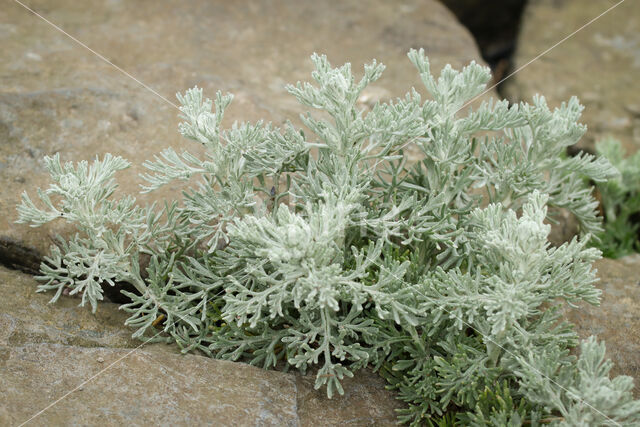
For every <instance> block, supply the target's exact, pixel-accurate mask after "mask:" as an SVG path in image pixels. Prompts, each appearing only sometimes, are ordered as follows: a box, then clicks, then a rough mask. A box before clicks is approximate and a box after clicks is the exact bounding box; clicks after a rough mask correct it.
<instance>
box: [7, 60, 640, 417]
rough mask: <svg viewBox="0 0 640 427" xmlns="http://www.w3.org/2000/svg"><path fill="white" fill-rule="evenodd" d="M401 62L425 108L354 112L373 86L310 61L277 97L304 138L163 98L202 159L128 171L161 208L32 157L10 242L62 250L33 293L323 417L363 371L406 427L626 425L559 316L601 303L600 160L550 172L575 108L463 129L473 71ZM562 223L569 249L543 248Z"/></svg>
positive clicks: (625, 393) (489, 117) (470, 114)
mask: <svg viewBox="0 0 640 427" xmlns="http://www.w3.org/2000/svg"><path fill="white" fill-rule="evenodd" d="M408 56H409V59H410V60H411V62H412V63H413V65H414V66H415V67H416V68H417V70H418V72H419V74H420V77H421V79H422V82H423V83H424V86H425V88H426V91H427V92H428V93H429V94H430V97H429V99H427V100H424V101H423V100H422V97H421V95H420V94H419V93H418V91H416V90H415V89H413V88H412V89H411V91H410V92H409V93H407V94H406V95H405V96H404V97H403V98H398V99H397V100H395V101H392V102H378V103H377V104H376V105H375V106H373V107H372V108H371V109H369V110H366V109H365V108H362V107H361V104H359V103H358V99H359V97H360V96H361V95H362V91H363V90H364V89H365V88H366V87H367V85H369V84H370V83H372V82H374V81H376V80H377V79H378V78H379V77H380V76H381V74H382V72H383V70H384V66H383V65H382V64H378V63H376V62H375V61H374V62H373V63H371V64H369V65H365V67H364V73H363V76H362V78H361V79H359V80H358V79H356V78H355V77H354V76H353V74H352V71H351V66H350V65H349V64H345V65H343V66H342V67H339V68H332V66H331V65H330V63H329V62H328V61H327V58H326V57H325V56H320V55H315V54H314V55H313V56H312V58H311V59H312V61H313V64H314V66H315V71H313V73H312V77H313V83H300V82H299V83H297V84H296V85H290V86H288V87H287V90H288V92H289V93H290V94H291V95H293V96H294V97H296V98H297V99H298V101H300V103H302V104H303V105H304V106H305V107H308V108H309V109H311V110H313V111H314V112H317V111H318V110H319V114H315V113H310V112H309V113H306V114H303V115H302V116H301V117H300V120H301V121H302V123H303V124H304V126H305V129H304V130H300V129H298V128H296V127H294V125H293V124H292V123H289V122H288V123H286V124H285V125H284V126H283V127H282V128H278V127H275V126H273V125H272V124H270V123H269V124H265V123H263V122H258V123H237V122H236V123H234V124H233V125H232V126H231V127H230V128H223V127H222V122H223V116H224V113H225V109H226V108H227V107H228V106H229V104H230V102H231V101H232V96H231V95H224V94H222V93H220V92H219V93H217V95H216V97H215V100H213V101H212V100H210V99H206V98H203V94H202V90H201V89H198V88H194V89H191V90H188V91H186V93H184V94H178V99H179V100H180V102H181V104H182V107H181V111H182V115H181V117H182V118H183V120H184V121H183V122H182V123H181V124H180V126H179V131H180V133H181V134H182V135H183V136H185V137H186V138H188V139H191V140H194V141H196V142H197V143H199V144H202V145H203V146H204V148H205V149H206V154H204V155H203V156H202V157H197V156H195V155H193V154H190V153H189V152H187V151H184V152H182V153H178V152H176V151H175V150H174V149H171V148H168V149H166V150H164V151H162V152H161V153H159V154H158V155H157V156H156V157H155V158H154V159H153V160H148V161H146V162H145V163H144V166H145V167H146V169H147V170H148V172H147V173H146V174H144V175H142V178H143V179H144V180H145V182H146V184H145V185H144V186H143V189H142V191H143V192H150V191H154V190H156V189H158V188H160V187H162V186H164V185H167V184H170V183H173V182H175V181H186V180H190V181H191V182H195V185H193V186H192V187H189V189H188V190H186V191H184V192H183V197H182V199H181V200H178V201H174V202H172V203H165V204H164V206H156V205H155V204H154V205H151V206H147V207H140V206H137V205H136V203H135V199H134V198H133V197H132V196H126V197H123V198H120V199H117V200H115V199H114V197H113V193H114V190H115V189H116V187H117V185H116V183H115V181H114V178H113V177H114V174H115V173H116V172H117V171H119V170H121V169H124V168H127V167H128V166H129V165H130V164H129V162H127V161H126V160H124V159H122V158H120V157H114V156H112V155H109V154H107V155H105V156H104V157H103V158H102V160H100V159H98V158H96V160H95V161H94V162H93V163H92V164H91V165H89V164H88V163H87V162H86V161H82V162H80V163H79V164H77V166H74V165H73V164H71V163H65V164H64V165H63V164H61V162H60V158H59V156H58V155H57V154H56V155H55V156H53V157H45V159H44V163H45V166H46V168H47V170H48V171H49V172H50V174H51V178H52V181H53V183H52V184H51V186H50V187H49V188H48V189H46V190H44V191H41V190H38V196H39V199H40V200H41V202H39V203H38V204H39V205H40V206H41V207H38V206H37V205H36V204H35V203H34V202H33V201H32V199H31V198H30V197H29V196H28V195H27V194H26V193H24V194H23V198H22V203H21V204H20V205H19V206H18V212H19V220H18V222H20V223H27V224H31V226H33V227H37V226H40V225H42V224H45V223H48V222H50V221H54V220H63V221H68V222H71V223H73V224H75V225H76V227H77V234H75V236H73V237H72V238H71V239H70V240H69V241H65V240H63V239H60V241H59V243H58V244H57V245H54V246H53V247H52V248H51V253H50V255H49V256H48V257H46V258H45V260H44V261H43V262H42V266H41V275H40V276H38V279H39V280H41V281H42V284H41V285H40V286H39V290H40V291H52V292H54V293H55V294H54V296H53V298H52V301H55V300H57V299H58V298H59V297H60V296H61V295H62V294H63V293H64V294H72V295H77V296H78V297H81V304H82V305H84V304H85V303H87V302H88V303H89V304H90V306H91V307H92V309H93V310H94V311H95V309H96V305H97V302H98V301H99V300H101V299H102V298H103V289H105V287H109V286H113V285H115V284H118V283H127V284H129V285H131V288H132V289H135V291H131V292H129V291H122V292H123V293H124V294H125V295H126V296H127V297H128V302H127V303H125V304H123V305H122V306H121V309H123V310H126V311H127V312H128V313H130V315H131V316H130V317H129V318H128V320H127V322H126V323H127V325H130V326H131V327H132V328H134V329H135V332H133V336H134V337H138V338H140V339H142V340H145V341H146V340H150V339H151V340H154V341H166V342H175V343H177V345H178V346H180V348H181V349H182V350H183V352H188V351H199V352H203V353H205V354H207V355H209V356H211V357H216V358H221V359H227V360H234V361H243V362H246V363H250V364H252V365H257V366H260V367H263V368H274V367H277V368H279V369H291V368H296V369H297V370H300V371H302V372H306V371H311V372H312V374H314V375H315V378H316V383H315V385H316V388H321V387H323V388H325V389H326V393H327V394H328V396H329V397H331V396H332V395H334V394H335V392H338V393H340V394H342V393H343V387H342V385H341V382H342V380H343V379H344V378H345V377H352V376H353V375H354V374H356V371H358V370H360V369H362V368H365V367H370V368H372V369H374V370H376V371H378V372H379V373H380V374H381V375H382V376H383V377H384V378H386V380H387V381H388V383H389V386H388V387H389V388H390V389H392V390H395V391H396V395H397V398H398V399H400V400H401V401H403V402H404V403H405V405H404V409H401V410H400V411H399V421H400V422H404V423H409V424H412V425H454V424H462V425H510V426H519V425H525V424H526V425H539V424H553V425H640V402H639V401H634V400H633V397H632V390H633V380H632V379H631V378H630V377H626V376H620V377H616V378H614V379H610V378H609V371H610V369H611V362H610V361H608V360H606V359H605V347H604V344H602V343H598V342H597V341H596V340H595V339H594V338H589V339H587V340H585V341H582V342H580V340H579V339H578V337H577V335H576V333H575V332H574V331H573V330H572V326H571V325H570V324H568V323H567V322H565V321H563V319H562V318H561V316H560V314H559V308H560V307H561V305H562V304H569V305H573V304H574V303H576V302H579V301H586V302H588V303H590V304H598V302H599V296H600V291H599V290H598V289H597V288H595V287H594V283H595V282H596V280H597V279H596V276H595V271H594V270H593V269H592V263H593V261H595V260H597V259H598V258H600V256H601V254H600V252H599V251H598V250H597V249H594V248H592V247H590V246H589V241H590V240H592V239H593V238H592V237H591V236H593V235H594V234H596V233H598V232H600V231H601V221H600V218H599V217H598V216H597V210H596V209H597V202H596V200H595V199H594V198H593V197H592V189H591V188H590V187H589V182H596V183H602V182H605V181H606V180H607V179H609V178H612V177H615V176H616V174H617V171H616V170H615V168H613V167H612V166H611V164H610V163H609V162H608V161H607V160H606V159H605V158H595V157H593V156H591V155H589V154H580V155H578V156H576V157H570V158H567V157H566V156H565V155H564V153H565V151H566V148H567V147H568V146H571V145H573V144H575V143H576V142H577V141H578V140H579V138H580V137H581V136H582V135H583V133H584V132H585V129H586V128H585V126H584V125H581V124H579V123H578V122H577V120H578V119H579V117H580V114H581V111H582V109H583V107H582V106H581V105H580V104H579V103H578V100H577V99H575V98H572V99H570V100H569V101H568V102H567V103H564V104H562V105H561V106H560V107H559V108H556V109H554V110H551V109H550V108H549V107H548V106H547V104H546V102H545V99H544V98H543V97H541V96H540V97H536V98H534V99H533V103H532V104H526V103H521V104H519V105H511V106H510V105H509V104H508V103H507V102H506V101H497V102H496V101H488V102H483V103H482V104H481V105H480V106H479V107H478V108H476V109H472V108H467V106H466V104H467V103H469V101H471V100H473V99H474V98H475V97H477V96H478V95H480V94H482V93H483V91H484V90H485V87H486V84H487V82H489V80H490V72H489V70H488V69H487V68H485V67H482V66H480V65H478V64H476V63H473V62H472V63H471V64H469V65H468V66H466V67H465V68H463V69H462V71H456V70H454V69H453V68H451V67H450V66H446V67H445V68H444V69H443V70H442V71H441V73H440V76H439V77H438V78H437V79H436V78H434V77H433V76H432V74H431V72H430V67H429V61H428V58H427V57H426V56H425V54H424V52H423V51H422V50H420V51H416V50H411V51H410V52H409V55H408ZM463 110H465V111H463ZM409 151H412V152H414V153H415V152H419V153H420V156H419V158H418V159H417V160H415V157H416V156H413V157H412V159H414V160H415V161H412V160H411V159H410V158H409V156H408V154H407V153H408V152H409ZM560 210H565V211H569V212H570V213H571V214H573V216H574V217H575V218H576V219H577V222H578V223H579V227H580V235H579V236H577V237H575V238H574V239H573V240H571V241H570V242H567V243H565V244H563V245H561V246H559V247H552V246H551V245H550V243H549V240H548V237H549V233H550V225H549V223H551V222H553V221H554V218H557V215H556V214H557V213H558V212H559V211H560ZM143 259H145V260H147V262H142V261H143Z"/></svg>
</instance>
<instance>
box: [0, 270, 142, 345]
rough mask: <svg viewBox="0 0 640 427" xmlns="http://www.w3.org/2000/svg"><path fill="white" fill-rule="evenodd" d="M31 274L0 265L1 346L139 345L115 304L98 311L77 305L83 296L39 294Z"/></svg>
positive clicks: (124, 315) (125, 315)
mask: <svg viewBox="0 0 640 427" xmlns="http://www.w3.org/2000/svg"><path fill="white" fill-rule="evenodd" d="M37 284H38V282H37V281H36V280H35V279H33V277H31V276H30V275H27V274H24V273H19V272H17V271H12V270H8V269H6V268H4V267H0V293H2V297H1V298H0V346H22V345H26V344H34V343H53V344H65V345H75V346H81V347H136V346H138V345H140V343H141V342H140V341H138V340H134V339H132V338H131V334H132V333H133V330H132V329H130V328H127V327H126V326H124V321H125V320H126V319H127V317H128V316H127V314H126V313H125V312H123V311H119V310H118V306H117V305H116V304H110V303H102V304H99V305H98V309H97V310H96V313H95V314H93V313H91V310H90V309H89V308H87V307H78V304H79V303H80V301H81V299H80V298H74V297H61V298H60V299H59V300H58V302H57V303H56V304H49V301H50V300H51V297H52V296H53V293H51V292H49V293H36V287H37Z"/></svg>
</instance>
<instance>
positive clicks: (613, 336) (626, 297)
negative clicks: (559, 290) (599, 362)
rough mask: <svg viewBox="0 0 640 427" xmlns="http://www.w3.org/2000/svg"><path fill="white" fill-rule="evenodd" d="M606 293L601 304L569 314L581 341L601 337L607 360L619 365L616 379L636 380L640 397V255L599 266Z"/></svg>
mask: <svg viewBox="0 0 640 427" xmlns="http://www.w3.org/2000/svg"><path fill="white" fill-rule="evenodd" d="M595 268H596V269H597V270H598V277H599V278H600V282H599V283H598V284H597V287H598V288H599V289H602V292H603V295H602V300H601V304H600V306H598V307H594V306H592V305H590V304H586V303H580V304H578V307H577V308H573V309H567V310H565V316H566V318H567V320H569V321H571V322H572V323H574V324H575V325H576V331H577V332H578V334H579V335H580V337H581V338H587V337H589V336H591V335H597V337H598V339H599V340H604V341H605V342H606V345H607V357H609V358H611V360H612V361H613V362H614V363H615V366H614V368H613V369H612V373H611V375H612V376H615V375H621V374H624V375H629V376H631V377H633V378H635V389H634V392H635V395H636V397H640V255H638V254H636V255H631V256H628V257H625V258H621V259H619V260H613V259H602V260H599V261H597V262H596V263H595Z"/></svg>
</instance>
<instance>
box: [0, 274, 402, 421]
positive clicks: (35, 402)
mask: <svg viewBox="0 0 640 427" xmlns="http://www.w3.org/2000/svg"><path fill="white" fill-rule="evenodd" d="M36 284H37V283H36V281H35V280H34V279H33V278H32V277H30V276H29V275H27V274H24V273H20V272H17V271H12V270H7V269H5V268H3V267H0V290H1V291H2V295H3V297H2V298H0V402H2V404H0V425H17V424H20V423H22V422H24V421H26V420H28V419H29V418H31V417H32V416H33V415H35V414H37V413H38V412H39V411H41V410H43V409H44V408H46V407H47V406H48V405H50V404H51V403H53V402H55V401H56V400H57V399H60V398H61V397H63V396H65V395H66V394H67V393H68V392H72V391H73V392H72V393H71V394H69V395H68V396H66V397H64V399H62V400H61V401H60V403H58V404H56V405H54V406H52V407H51V408H50V409H48V410H46V411H45V412H43V413H42V414H41V415H39V416H38V417H37V418H35V419H34V420H33V422H34V423H35V425H71V424H73V425H105V426H111V425H113V426H120V425H123V424H126V425H132V424H133V425H187V424H188V425H247V426H254V425H265V426H267V425H274V426H275V425H277V426H281V425H287V426H289V425H290V426H310V425H354V426H361V425H393V424H394V423H395V419H396V415H395V409H397V408H399V407H400V406H401V404H400V402H398V401H397V400H395V399H394V397H393V394H392V393H391V392H389V391H386V390H385V389H384V386H385V381H384V380H383V379H382V378H380V377H379V376H378V375H377V374H374V373H372V372H370V371H367V370H364V371H360V372H358V375H356V376H355V377H354V378H350V379H346V380H345V381H344V382H343V387H344V389H345V394H344V396H341V397H340V396H336V397H335V398H333V399H332V400H329V399H327V397H326V394H325V392H324V390H314V388H313V384H314V380H315V377H314V376H313V375H308V376H302V375H299V374H294V373H283V372H278V371H265V370H262V369H258V368H255V367H252V366H249V365H246V364H243V363H233V362H226V361H220V360H215V359H211V358H208V357H203V356H199V355H193V354H189V355H181V354H179V350H178V348H177V346H175V345H164V344H145V343H143V342H141V341H138V340H132V339H131V338H130V337H131V333H132V330H131V329H128V328H127V327H125V326H124V320H125V319H126V317H127V316H126V314H125V313H123V312H120V311H118V309H117V305H115V304H110V303H101V304H99V306H98V310H97V312H96V314H95V315H94V314H92V313H91V311H90V310H89V309H87V308H86V307H84V308H83V307H78V303H79V299H78V298H72V297H64V296H63V297H61V298H60V300H59V301H58V302H57V303H56V304H54V305H50V304H48V301H49V299H50V298H51V296H52V294H51V293H47V294H37V293H35V290H36ZM114 362H117V363H115V364H114V365H113V366H110V365H111V364H112V363H114ZM105 368H108V369H106V370H105V371H104V372H103V373H100V372H101V371H102V370H103V369H105ZM96 374H98V375H97V376H96V377H95V380H91V381H89V382H87V384H84V385H82V386H81V388H80V389H78V390H75V389H76V387H78V386H80V385H81V384H82V383H83V382H84V381H86V380H88V379H90V378H91V377H93V376H94V375H96ZM318 423H319V424H318Z"/></svg>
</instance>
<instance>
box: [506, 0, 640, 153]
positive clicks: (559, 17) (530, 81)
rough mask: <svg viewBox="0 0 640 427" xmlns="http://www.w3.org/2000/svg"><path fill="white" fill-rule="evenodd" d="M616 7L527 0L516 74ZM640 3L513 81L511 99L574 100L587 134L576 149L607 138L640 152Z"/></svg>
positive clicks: (594, 0) (597, 1)
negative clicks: (580, 107)
mask: <svg viewBox="0 0 640 427" xmlns="http://www.w3.org/2000/svg"><path fill="white" fill-rule="evenodd" d="M614 4H615V2H611V1H607V0H591V1H566V0H530V1H529V3H528V5H527V7H526V8H525V12H524V15H523V17H522V28H521V31H520V36H519V42H518V48H517V52H516V56H515V61H514V68H515V69H517V68H519V67H521V66H523V65H525V64H526V63H527V62H529V61H530V60H531V59H533V58H535V57H536V56H537V55H539V54H540V53H542V52H544V51H545V50H546V49H548V48H550V47H551V46H553V45H554V44H555V43H557V42H559V41H560V40H562V39H563V38H564V37H566V36H568V35H569V34H571V33H572V32H573V31H575V30H577V29H578V28H580V27H581V26H583V25H584V24H586V23H587V22H589V21H590V20H592V19H593V18H595V17H597V16H598V15H600V14H601V13H602V12H604V11H605V10H607V9H608V8H609V7H611V6H613V5H614ZM639 72H640V2H637V1H626V2H624V3H622V4H620V5H619V6H618V7H616V8H615V9H613V10H611V11H610V12H609V13H607V14H606V15H604V16H602V17H601V18H599V19H598V20H596V21H595V22H593V23H592V24H591V25H589V26H588V27H586V28H584V29H582V30H581V31H579V32H578V33H577V34H575V35H574V36H572V37H571V38H569V39H568V40H566V41H565V42H563V43H562V44H560V45H558V46H557V47H555V48H553V49H552V50H551V51H550V52H548V53H546V54H545V55H544V56H543V57H542V58H540V59H538V60H536V61H535V62H533V63H531V64H530V65H528V66H527V67H526V68H524V69H523V70H522V71H519V72H518V73H517V74H516V75H515V76H514V77H512V78H510V79H509V80H508V82H507V84H506V85H505V86H506V87H505V91H506V92H507V93H508V96H509V98H511V99H512V100H516V101H517V100H525V101H530V100H531V97H532V96H533V95H534V94H536V93H541V94H543V95H545V97H546V98H547V101H548V102H549V104H550V105H551V106H558V105H559V104H560V102H562V101H566V100H568V99H569V98H570V97H571V96H572V95H575V96H577V97H578V98H579V99H580V101H581V103H582V104H583V105H585V107H586V109H585V111H584V113H583V123H585V124H587V126H588V128H589V130H588V132H587V134H586V137H585V138H583V139H582V140H581V142H580V143H579V147H581V148H583V149H589V150H592V149H593V147H594V143H595V142H596V141H598V140H600V139H601V138H603V137H605V136H613V137H615V138H618V139H620V140H621V141H622V142H623V144H624V146H625V148H626V149H627V150H628V152H629V153H632V152H635V151H637V150H638V149H640V106H639V100H638V93H640V80H639V79H638V73H639Z"/></svg>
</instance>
